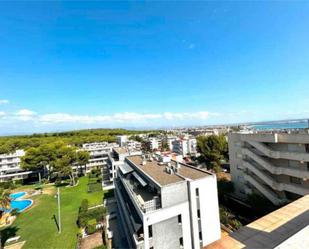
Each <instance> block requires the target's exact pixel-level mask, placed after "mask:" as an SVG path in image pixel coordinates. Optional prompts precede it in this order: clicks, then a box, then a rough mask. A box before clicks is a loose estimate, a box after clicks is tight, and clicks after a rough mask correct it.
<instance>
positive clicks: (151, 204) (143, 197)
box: [120, 177, 161, 213]
mask: <svg viewBox="0 0 309 249" xmlns="http://www.w3.org/2000/svg"><path fill="white" fill-rule="evenodd" d="M120 179H121V181H122V182H123V184H124V186H125V188H126V190H127V192H129V193H130V196H131V197H132V198H133V200H134V201H135V203H136V204H137V205H138V207H139V208H140V210H141V211H142V212H143V213H149V212H152V211H155V210H157V209H160V208H161V200H160V197H159V196H158V195H157V194H156V193H153V192H150V191H149V190H148V189H147V187H141V186H138V184H137V183H136V182H134V181H133V180H130V179H126V178H124V177H121V178H120Z"/></svg>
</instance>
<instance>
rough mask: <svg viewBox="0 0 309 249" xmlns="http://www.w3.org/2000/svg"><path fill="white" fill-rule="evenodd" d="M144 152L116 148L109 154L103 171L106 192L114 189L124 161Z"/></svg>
mask: <svg viewBox="0 0 309 249" xmlns="http://www.w3.org/2000/svg"><path fill="white" fill-rule="evenodd" d="M141 154H142V151H140V150H135V149H130V148H127V147H115V148H113V149H112V151H111V152H110V153H109V154H108V159H107V164H106V166H104V169H103V183H102V184H103V188H104V189H105V190H108V189H114V188H115V185H114V179H115V178H116V177H117V170H118V167H119V165H123V164H124V160H125V158H126V157H127V156H130V155H141Z"/></svg>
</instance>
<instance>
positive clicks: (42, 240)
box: [2, 177, 103, 249]
mask: <svg viewBox="0 0 309 249" xmlns="http://www.w3.org/2000/svg"><path fill="white" fill-rule="evenodd" d="M87 182H88V178H87V177H82V178H80V179H79V184H78V186H76V187H61V190H60V191H61V222H62V233H61V234H58V230H57V227H56V223H55V220H54V218H53V217H54V215H56V217H57V206H56V204H57V203H56V199H55V197H54V194H53V193H52V192H55V190H56V189H55V188H54V187H50V192H51V193H50V194H43V195H40V196H36V197H33V198H32V199H33V200H34V206H33V207H32V208H31V209H29V210H28V211H25V212H24V213H22V214H20V215H19V216H18V218H17V219H16V221H15V222H14V223H13V224H12V225H11V227H9V228H7V229H6V231H2V234H3V233H4V232H5V233H6V234H14V233H16V235H20V236H21V237H22V240H26V244H25V246H24V247H23V248H33V249H36V248H38V249H41V248H44V249H46V248H60V249H62V248H75V246H76V238H77V237H76V234H77V232H78V228H77V226H76V219H77V214H78V208H79V206H80V203H81V201H82V199H88V200H89V205H90V206H91V205H94V204H99V203H102V200H103V191H100V192H94V193H87ZM3 237H4V236H3Z"/></svg>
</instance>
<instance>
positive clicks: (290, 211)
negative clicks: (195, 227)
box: [204, 195, 309, 249]
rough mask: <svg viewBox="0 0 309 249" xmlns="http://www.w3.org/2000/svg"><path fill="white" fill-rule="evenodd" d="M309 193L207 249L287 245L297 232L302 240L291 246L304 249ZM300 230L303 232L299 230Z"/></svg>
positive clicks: (238, 248) (307, 222) (308, 237)
mask: <svg viewBox="0 0 309 249" xmlns="http://www.w3.org/2000/svg"><path fill="white" fill-rule="evenodd" d="M308 224H309V195H306V196H304V197H301V198H299V199H298V200H296V201H294V202H292V203H290V204H288V205H286V206H284V207H282V208H279V209H277V210H276V211H274V212H272V213H270V214H267V215H265V216H264V217H262V218H260V219H257V220H256V221H254V222H252V223H250V224H249V225H247V226H244V227H242V228H240V229H239V230H237V231H236V232H234V233H231V234H230V235H229V236H226V237H223V238H221V239H220V240H217V241H215V242H214V243H212V244H210V245H208V246H205V247H204V249H241V248H285V247H283V245H286V243H289V241H290V240H289V238H292V237H293V235H295V234H300V235H302V234H304V233H306V236H303V235H302V236H301V240H302V242H301V243H300V244H299V243H296V244H294V245H291V247H289V248H305V247H303V245H305V244H308V243H309V234H308V232H309V229H306V227H307V226H308ZM299 232H300V233H299ZM299 245H301V247H299Z"/></svg>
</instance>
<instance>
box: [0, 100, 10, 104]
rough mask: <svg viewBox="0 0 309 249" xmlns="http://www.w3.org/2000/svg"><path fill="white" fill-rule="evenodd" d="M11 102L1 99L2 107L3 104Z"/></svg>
mask: <svg viewBox="0 0 309 249" xmlns="http://www.w3.org/2000/svg"><path fill="white" fill-rule="evenodd" d="M9 102H10V101H8V100H7V99H0V105H3V104H8V103H9Z"/></svg>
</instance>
